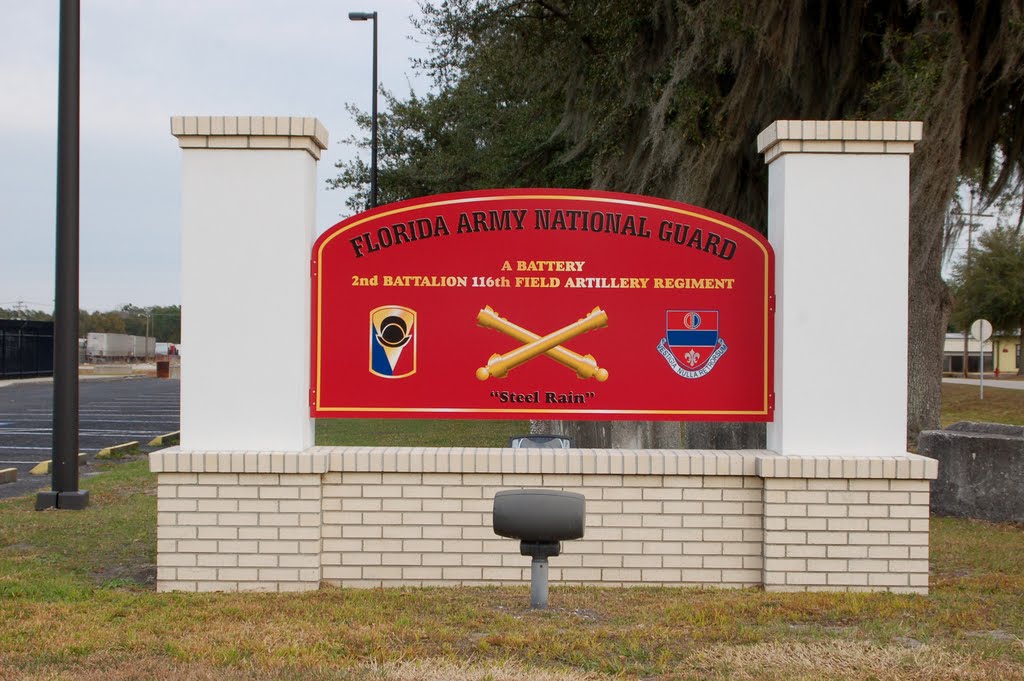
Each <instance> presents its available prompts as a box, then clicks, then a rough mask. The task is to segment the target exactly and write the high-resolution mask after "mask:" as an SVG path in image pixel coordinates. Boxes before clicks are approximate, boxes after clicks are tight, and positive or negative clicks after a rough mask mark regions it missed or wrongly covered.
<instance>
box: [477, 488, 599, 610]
mask: <svg viewBox="0 0 1024 681" xmlns="http://www.w3.org/2000/svg"><path fill="white" fill-rule="evenodd" d="M586 503H587V500H586V498H585V497H584V496H583V495H582V494H576V493H575V492H562V491H558V490H548V489H513V490H504V491H502V492H498V493H497V494H495V495H494V533H495V534H497V535H500V536H502V537H509V538H510V539H518V540H519V553H520V555H523V556H530V557H531V558H533V561H532V562H531V564H530V607H531V608H537V609H541V610H543V609H545V608H547V607H548V558H550V557H552V556H557V555H558V554H559V553H561V551H562V542H563V541H565V540H567V539H582V538H583V531H584V525H585V519H586Z"/></svg>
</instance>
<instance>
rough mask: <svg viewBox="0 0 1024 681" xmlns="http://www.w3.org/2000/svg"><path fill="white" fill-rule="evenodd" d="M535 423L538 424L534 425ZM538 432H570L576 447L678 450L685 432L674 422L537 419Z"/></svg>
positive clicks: (553, 433)
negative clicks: (682, 432) (682, 433)
mask: <svg viewBox="0 0 1024 681" xmlns="http://www.w3.org/2000/svg"><path fill="white" fill-rule="evenodd" d="M534 423H536V424H537V425H536V426H534ZM530 425H531V431H532V430H533V428H534V427H536V428H538V429H539V432H544V433H550V434H552V435H568V436H569V437H571V438H573V440H575V443H576V446H577V447H586V448H597V449H609V448H610V449H679V448H680V447H681V446H682V435H681V431H680V428H679V424H678V423H676V422H673V421H537V422H531V424H530Z"/></svg>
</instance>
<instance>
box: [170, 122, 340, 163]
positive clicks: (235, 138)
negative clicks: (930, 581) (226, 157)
mask: <svg viewBox="0 0 1024 681" xmlns="http://www.w3.org/2000/svg"><path fill="white" fill-rule="evenodd" d="M171 134H172V135H174V136H175V137H177V138H178V146H180V147H181V148H182V149H284V150H289V149H291V150H304V151H307V152H309V154H310V155H311V156H312V157H313V158H315V159H317V160H319V159H320V152H321V150H323V149H326V148H327V141H328V134H327V128H325V127H324V124H323V123H321V122H320V121H319V120H317V119H316V118H312V117H309V116H172V117H171Z"/></svg>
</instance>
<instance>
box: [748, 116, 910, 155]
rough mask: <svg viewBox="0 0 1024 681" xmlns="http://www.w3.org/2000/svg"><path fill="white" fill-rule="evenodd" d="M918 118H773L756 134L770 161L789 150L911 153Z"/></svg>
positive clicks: (763, 152) (760, 149) (789, 151)
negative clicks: (861, 119) (822, 119)
mask: <svg viewBox="0 0 1024 681" xmlns="http://www.w3.org/2000/svg"><path fill="white" fill-rule="evenodd" d="M922 132H923V125H922V123H921V121H775V122H774V123H772V124H771V125H769V126H768V127H767V128H765V129H764V130H762V131H761V134H760V135H758V136H757V150H758V152H760V153H762V154H764V160H765V163H771V162H772V161H774V160H775V159H776V158H778V157H779V156H782V155H783V154H788V153H804V154H807V153H812V154H813V153H818V154H843V153H846V154H912V153H914V144H915V143H916V142H919V141H920V140H921V135H922Z"/></svg>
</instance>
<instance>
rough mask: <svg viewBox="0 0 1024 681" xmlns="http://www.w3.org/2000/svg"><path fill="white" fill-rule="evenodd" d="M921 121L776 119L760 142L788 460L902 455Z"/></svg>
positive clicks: (782, 449) (781, 427) (773, 429)
mask: <svg viewBox="0 0 1024 681" xmlns="http://www.w3.org/2000/svg"><path fill="white" fill-rule="evenodd" d="M921 129H922V126H921V123H919V122H907V121H898V122H897V121H885V122H882V121H870V122H869V121H776V122H774V123H772V124H771V125H770V126H768V127H767V128H766V129H765V130H764V131H763V132H762V133H761V134H760V135H759V136H758V139H757V144H758V150H759V151H760V152H762V153H763V154H764V155H765V161H766V162H767V163H768V164H769V167H768V178H769V179H768V238H769V240H770V241H771V243H772V246H773V247H774V249H775V257H776V261H775V293H776V298H777V301H778V302H777V309H776V315H775V396H776V397H775V421H774V423H770V424H768V448H769V449H773V450H775V451H777V452H778V453H780V454H785V455H807V456H810V455H813V456H829V455H847V456H892V455H903V454H906V425H907V286H908V285H907V277H908V243H909V236H908V234H909V207H910V154H912V153H913V151H914V143H915V142H916V141H918V140H920V139H921Z"/></svg>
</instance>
